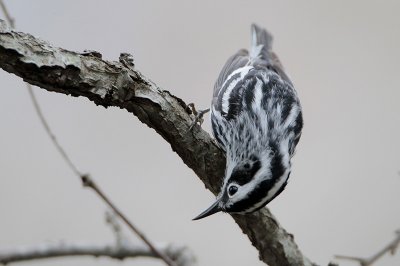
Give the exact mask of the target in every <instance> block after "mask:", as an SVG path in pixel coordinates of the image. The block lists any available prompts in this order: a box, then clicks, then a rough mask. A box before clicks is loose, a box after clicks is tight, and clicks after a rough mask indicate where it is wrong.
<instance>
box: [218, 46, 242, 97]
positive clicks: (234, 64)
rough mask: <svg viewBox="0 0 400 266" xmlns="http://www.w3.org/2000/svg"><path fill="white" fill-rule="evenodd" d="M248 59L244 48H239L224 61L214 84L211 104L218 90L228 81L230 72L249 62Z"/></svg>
mask: <svg viewBox="0 0 400 266" xmlns="http://www.w3.org/2000/svg"><path fill="white" fill-rule="evenodd" d="M249 59H250V57H249V52H248V51H247V50H245V49H241V50H239V51H238V52H237V53H236V54H234V55H232V56H231V57H230V58H229V59H228V61H226V63H225V65H224V67H223V68H222V70H221V73H220V74H219V76H218V79H217V81H216V82H215V85H214V93H213V104H215V103H216V101H217V98H218V94H220V91H221V90H222V89H224V87H223V85H224V84H226V83H228V82H227V81H228V79H229V77H230V76H231V75H232V73H233V72H234V71H235V70H237V69H239V68H242V67H244V66H246V64H248V63H249ZM225 89H226V87H225Z"/></svg>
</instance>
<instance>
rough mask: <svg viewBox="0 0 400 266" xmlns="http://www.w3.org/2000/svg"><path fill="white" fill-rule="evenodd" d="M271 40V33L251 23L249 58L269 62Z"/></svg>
mask: <svg viewBox="0 0 400 266" xmlns="http://www.w3.org/2000/svg"><path fill="white" fill-rule="evenodd" d="M272 40H273V38H272V35H271V34H270V33H269V32H268V31H266V30H265V29H263V28H261V27H259V26H257V25H256V24H252V25H251V49H250V58H253V59H256V58H260V59H263V60H266V61H268V62H270V61H271V60H272V58H271V53H272Z"/></svg>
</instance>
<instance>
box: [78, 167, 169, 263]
mask: <svg viewBox="0 0 400 266" xmlns="http://www.w3.org/2000/svg"><path fill="white" fill-rule="evenodd" d="M81 178H82V183H83V185H84V186H85V187H88V188H91V189H93V191H94V192H96V193H97V195H98V196H99V197H100V198H102V199H103V200H104V202H106V203H107V205H108V206H109V207H110V208H111V209H112V210H113V211H114V212H115V214H117V215H118V216H119V217H120V218H121V219H122V220H123V221H124V222H125V223H126V225H127V226H128V227H129V228H130V229H131V230H132V231H133V232H135V234H136V235H138V237H139V238H140V239H142V240H143V242H144V243H146V245H147V246H148V247H149V248H150V250H151V251H152V252H154V254H156V255H157V256H159V257H160V258H162V259H163V260H164V261H165V263H167V264H168V265H171V266H172V265H175V263H174V262H173V261H172V260H171V259H170V258H168V257H167V256H165V255H164V254H163V253H162V252H160V251H159V250H157V248H156V247H155V246H154V245H153V244H152V243H151V242H150V241H149V240H148V239H147V237H146V236H145V235H144V234H143V233H142V232H141V231H139V230H138V229H137V228H136V226H134V225H133V223H132V222H131V221H129V219H128V218H127V217H126V216H125V215H124V214H123V213H122V212H121V211H120V210H119V209H118V208H117V206H115V205H114V204H113V203H112V202H111V200H110V199H109V198H108V197H107V196H106V195H105V194H104V192H103V191H102V190H101V189H100V188H99V187H98V186H97V184H96V183H95V182H94V181H93V179H91V178H90V176H89V175H82V176H81Z"/></svg>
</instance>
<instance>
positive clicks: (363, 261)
mask: <svg viewBox="0 0 400 266" xmlns="http://www.w3.org/2000/svg"><path fill="white" fill-rule="evenodd" d="M399 245H400V230H397V231H396V238H395V239H394V240H393V241H391V242H390V243H389V244H387V245H386V246H385V247H384V248H383V249H381V250H380V251H378V252H377V253H376V254H374V255H373V256H371V257H370V258H359V257H353V256H343V255H336V256H335V258H337V259H342V260H353V261H356V262H358V263H360V266H371V265H373V264H374V263H375V262H376V261H377V260H378V259H380V258H381V257H382V256H383V255H385V254H386V253H388V252H390V254H391V255H394V254H395V253H396V250H397V248H398V247H399Z"/></svg>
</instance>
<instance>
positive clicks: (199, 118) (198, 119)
mask: <svg viewBox="0 0 400 266" xmlns="http://www.w3.org/2000/svg"><path fill="white" fill-rule="evenodd" d="M187 106H188V108H190V110H191V111H192V113H193V115H194V116H195V117H194V120H193V121H192V123H191V124H190V127H189V130H188V131H192V130H193V128H194V126H195V125H196V124H198V125H201V124H203V122H204V118H203V116H204V115H205V114H206V113H208V112H209V111H210V108H207V109H205V110H196V108H195V106H194V103H189V104H188V105H187Z"/></svg>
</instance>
